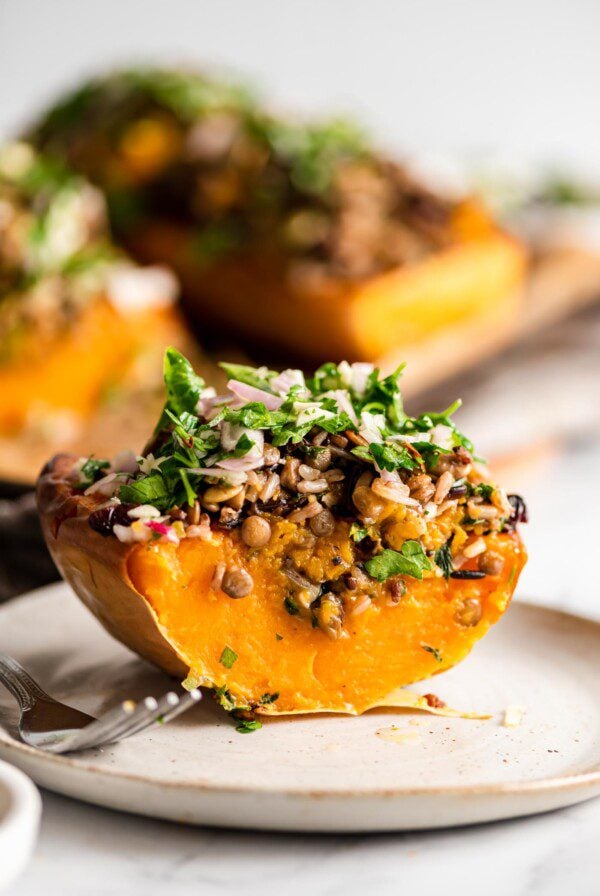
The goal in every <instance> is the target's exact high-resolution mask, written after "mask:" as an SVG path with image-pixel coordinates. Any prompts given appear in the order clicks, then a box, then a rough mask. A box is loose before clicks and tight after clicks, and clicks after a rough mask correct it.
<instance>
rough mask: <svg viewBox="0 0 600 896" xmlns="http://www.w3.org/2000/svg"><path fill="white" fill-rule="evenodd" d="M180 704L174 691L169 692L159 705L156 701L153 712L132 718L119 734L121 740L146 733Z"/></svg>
mask: <svg viewBox="0 0 600 896" xmlns="http://www.w3.org/2000/svg"><path fill="white" fill-rule="evenodd" d="M178 703H179V697H178V696H177V694H175V693H174V692H173V691H169V692H168V693H167V694H165V695H164V696H163V697H161V698H160V700H159V701H158V703H157V702H156V700H154V708H153V710H152V711H151V712H148V713H146V714H145V715H142V714H140V715H139V716H137V717H132V718H131V719H130V720H129V722H128V724H127V725H126V726H125V727H124V728H123V729H122V730H121V731H120V732H119V740H125V738H127V737H131V736H132V735H133V734H139V733H140V732H141V731H145V730H146V728H150V727H151V726H152V725H154V724H155V723H156V722H158V721H160V720H161V719H163V718H164V716H165V713H167V712H168V711H169V710H170V709H173V708H174V707H175V706H177V704H178Z"/></svg>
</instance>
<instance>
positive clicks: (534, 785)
mask: <svg viewBox="0 0 600 896" xmlns="http://www.w3.org/2000/svg"><path fill="white" fill-rule="evenodd" d="M64 587H65V583H64V582H57V583H55V584H53V585H49V586H45V587H43V588H38V589H36V590H34V591H31V592H29V593H27V594H24V595H22V596H21V597H19V598H16V599H15V600H13V601H10V602H9V603H8V604H5V605H3V606H2V607H0V618H1V617H2V615H3V614H4V613H5V612H6V611H7V609H9V608H10V607H14V606H15V605H16V604H20V603H23V602H25V601H29V600H34V599H36V598H38V597H40V596H42V594H47V593H48V592H52V591H54V590H59V589H62V588H64ZM515 604H516V605H519V606H523V607H524V608H527V609H529V610H532V611H534V612H535V613H538V614H545V615H546V616H547V617H553V618H554V619H555V620H560V619H562V620H564V621H565V622H570V623H575V624H579V625H585V626H586V627H588V628H589V629H591V630H592V632H593V634H594V636H595V637H596V638H597V639H598V641H599V642H600V621H596V620H594V619H590V618H588V617H586V616H581V615H579V614H576V613H568V612H566V611H564V610H556V609H554V608H552V607H547V606H544V605H543V604H540V603H537V602H535V601H528V600H523V599H520V598H519V599H518V600H516V601H515ZM415 711H416V712H419V711H418V710H415ZM373 712H376V710H373ZM315 715H327V714H326V713H322V714H315ZM279 718H281V720H283V719H284V718H285V717H279ZM465 724H468V720H467V721H466V722H465ZM19 756H21V757H23V758H25V757H27V759H31V760H34V761H35V760H38V759H41V760H42V761H43V762H44V763H45V764H47V765H48V766H54V767H56V768H64V767H69V768H71V769H73V770H76V771H77V772H83V773H86V772H87V773H89V774H92V775H94V777H96V778H106V779H107V780H109V781H115V780H125V781H129V782H132V783H136V784H140V785H145V786H156V787H160V788H161V789H168V790H174V791H181V790H189V789H190V788H192V789H193V790H194V791H196V792H199V791H200V792H204V793H206V794H211V795H214V796H218V795H223V796H227V795H232V794H246V795H261V796H273V797H275V796H276V797H282V798H285V797H290V798H293V797H302V796H305V797H310V798H314V799H336V800H338V799H339V800H344V799H356V798H360V797H365V798H368V797H376V798H380V797H383V798H390V799H397V798H401V797H419V796H422V797H427V796H439V795H441V794H443V795H448V796H456V797H460V796H494V795H505V796H518V795H525V794H536V793H540V794H541V793H560V792H562V791H572V790H579V789H581V788H584V789H591V790H592V791H594V792H593V793H590V798H591V797H593V796H596V795H600V756H599V758H598V762H597V767H596V768H595V769H594V770H592V771H588V772H582V773H579V774H566V775H559V776H554V777H549V778H540V779H539V780H534V781H520V780H515V781H507V782H503V783H498V782H489V783H485V782H483V783H480V784H476V785H469V784H465V785H444V786H443V787H427V786H418V787H402V788H399V789H393V788H389V787H385V788H377V787H365V788H359V789H357V788H354V789H351V790H347V791H339V790H327V789H321V788H316V789H314V788H311V789H310V790H307V789H306V788H303V787H297V788H295V787H280V786H277V787H269V786H268V785H265V786H260V787H259V786H252V787H248V788H244V787H243V786H242V785H237V784H234V785H231V787H227V786H223V785H218V786H216V785H215V784H213V783H211V782H207V781H202V780H201V779H190V780H187V781H165V780H160V779H156V778H148V777H145V776H143V775H134V774H131V773H130V772H123V771H119V770H118V769H114V770H113V769H110V768H98V766H96V765H94V764H92V763H86V762H84V761H82V760H81V758H77V759H75V758H73V757H71V756H68V755H61V756H56V755H53V754H51V753H40V751H39V750H35V749H34V748H33V747H30V746H28V745H27V744H22V743H20V742H19V741H16V740H14V738H12V737H11V736H10V735H9V734H7V732H6V731H4V729H2V728H0V758H3V759H7V760H8V761H9V762H10V761H13V762H14V763H15V764H16V765H19V762H18V757H19ZM80 756H81V754H79V757H80ZM27 764H28V766H29V762H28V763H27ZM596 789H597V793H596Z"/></svg>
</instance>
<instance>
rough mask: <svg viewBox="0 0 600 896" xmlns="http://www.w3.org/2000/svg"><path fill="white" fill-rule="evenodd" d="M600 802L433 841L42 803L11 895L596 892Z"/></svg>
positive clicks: (512, 895) (431, 837)
mask: <svg viewBox="0 0 600 896" xmlns="http://www.w3.org/2000/svg"><path fill="white" fill-rule="evenodd" d="M599 829H600V801H598V800H595V801H591V802H588V803H582V804H581V805H579V806H575V807H573V808H570V809H564V810H561V811H559V812H552V813H549V814H547V815H542V816H538V817H536V818H531V819H522V820H518V821H513V822H502V823H497V824H492V825H481V826H479V827H470V828H457V829H455V830H448V831H439V832H433V833H425V834H423V833H415V834H389V835H376V836H375V835H369V836H343V837H340V836H330V837H325V836H318V837H316V836H289V835H273V834H259V833H256V834H254V833H243V832H237V831H230V832H227V831H216V830H204V829H200V828H196V829H195V828H189V827H180V826H176V825H172V824H168V823H166V822H155V821H150V820H148V819H141V818H135V817H133V816H124V815H117V814H116V813H114V812H110V811H108V810H104V809H95V808H91V807H88V806H84V805H80V804H77V803H75V802H72V801H71V800H68V799H66V798H64V797H58V796H55V795H53V794H45V795H44V819H43V824H42V836H41V840H40V843H39V845H38V849H37V852H36V856H35V859H34V862H33V863H32V865H31V866H30V868H29V869H28V871H27V872H26V873H25V876H24V877H23V878H22V879H21V881H20V882H19V884H17V885H16V886H15V887H14V889H13V891H12V892H11V893H10V894H9V896H40V894H44V896H106V894H111V896H138V894H139V896H159V894H163V893H164V894H169V896H190V894H192V893H202V896H213V894H229V893H231V894H236V896H239V894H244V896H253V894H256V896H270V894H281V893H285V894H286V896H300V894H302V896H304V894H306V893H310V894H324V896H325V894H327V896H337V894H340V896H342V894H344V896H354V894H365V893H373V892H375V891H376V892H377V894H378V896H383V894H385V896H387V894H390V896H391V894H401V893H407V894H408V893H410V894H422V896H429V894H444V896H454V894H461V896H481V894H482V893H483V894H485V896H542V894H543V896H566V894H576V896H597V894H598V892H599V891H600V858H599V855H598V833H599Z"/></svg>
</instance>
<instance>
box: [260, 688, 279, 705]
mask: <svg viewBox="0 0 600 896" xmlns="http://www.w3.org/2000/svg"><path fill="white" fill-rule="evenodd" d="M278 698H279V691H276V692H275V693H274V694H263V695H262V697H261V698H260V700H259V701H258V702H259V704H260V706H268V705H269V704H270V703H275V701H276V700H277V699H278Z"/></svg>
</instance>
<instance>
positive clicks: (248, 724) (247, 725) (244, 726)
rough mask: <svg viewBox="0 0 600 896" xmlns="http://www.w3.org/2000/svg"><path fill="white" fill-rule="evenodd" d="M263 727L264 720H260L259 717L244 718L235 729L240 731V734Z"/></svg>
mask: <svg viewBox="0 0 600 896" xmlns="http://www.w3.org/2000/svg"><path fill="white" fill-rule="evenodd" d="M261 728H262V722H259V721H258V720H257V719H250V720H248V719H244V720H243V721H241V722H240V724H239V725H238V726H237V727H236V729H235V730H236V731H239V733H240V734H250V732H252V731H259V730H260V729H261Z"/></svg>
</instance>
